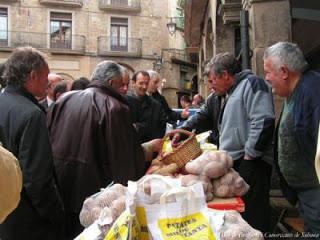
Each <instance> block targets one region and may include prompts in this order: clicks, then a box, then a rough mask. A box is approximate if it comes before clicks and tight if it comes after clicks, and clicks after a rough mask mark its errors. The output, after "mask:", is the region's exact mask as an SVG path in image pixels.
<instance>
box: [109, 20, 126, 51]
mask: <svg viewBox="0 0 320 240" xmlns="http://www.w3.org/2000/svg"><path fill="white" fill-rule="evenodd" d="M111 50H112V51H128V19H127V18H111Z"/></svg>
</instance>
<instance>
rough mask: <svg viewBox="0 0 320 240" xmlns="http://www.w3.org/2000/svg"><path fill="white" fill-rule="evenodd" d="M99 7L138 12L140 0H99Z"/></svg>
mask: <svg viewBox="0 0 320 240" xmlns="http://www.w3.org/2000/svg"><path fill="white" fill-rule="evenodd" d="M99 7H100V9H103V10H114V11H122V12H140V11H141V5H140V0H99Z"/></svg>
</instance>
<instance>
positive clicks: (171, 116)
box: [147, 70, 189, 123]
mask: <svg viewBox="0 0 320 240" xmlns="http://www.w3.org/2000/svg"><path fill="white" fill-rule="evenodd" d="M148 73H149V76H150V81H149V85H148V89H147V94H148V95H149V96H151V97H152V98H153V99H155V100H156V101H157V102H159V103H160V104H161V106H162V109H163V111H164V113H165V115H166V121H167V122H169V123H176V121H177V120H185V119H187V118H188V116H189V112H188V111H182V112H181V113H178V112H175V111H173V110H172V109H171V108H170V107H169V105H168V103H167V100H166V99H165V98H164V96H162V95H161V94H160V93H159V91H158V88H159V85H160V83H161V82H160V75H159V73H157V72H156V71H154V70H148Z"/></svg>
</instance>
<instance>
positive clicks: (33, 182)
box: [0, 42, 320, 240]
mask: <svg viewBox="0 0 320 240" xmlns="http://www.w3.org/2000/svg"><path fill="white" fill-rule="evenodd" d="M263 61H264V70H265V79H263V78H260V77H258V76H256V75H255V74H254V73H253V72H252V71H251V70H249V69H241V65H240V64H239V62H238V60H237V59H236V58H235V57H234V56H233V55H232V54H230V53H220V54H217V55H215V56H214V57H213V58H212V59H211V60H210V61H209V62H208V64H207V65H206V67H205V71H204V75H205V77H207V80H208V81H207V82H208V88H209V90H210V91H211V94H210V95H209V96H208V98H207V99H206V100H205V102H203V99H202V97H201V95H199V94H197V95H195V96H194V98H193V99H192V100H191V99H188V98H185V97H183V99H182V100H183V101H181V104H182V106H183V108H184V110H183V111H182V112H179V113H178V112H175V111H173V110H172V109H171V108H170V107H169V105H168V103H167V101H166V99H165V98H164V97H163V96H162V95H161V93H160V92H159V90H158V89H159V85H160V84H161V80H160V79H161V78H160V75H159V73H157V72H155V71H152V70H149V71H145V70H139V71H137V72H135V73H134V74H133V75H132V74H130V72H129V71H128V69H126V68H125V67H124V66H122V65H120V64H118V63H116V62H113V61H103V62H101V63H99V64H98V65H97V66H96V67H95V68H94V70H93V72H92V75H91V78H90V80H89V79H86V78H80V79H77V80H76V81H74V82H73V83H70V82H69V81H67V80H64V79H63V77H62V76H61V75H59V74H57V73H51V72H50V69H49V66H48V63H47V61H46V59H45V56H44V55H43V53H41V52H40V51H38V50H36V49H34V48H31V47H24V48H18V49H16V50H15V51H14V52H13V53H12V54H11V55H10V57H9V58H8V60H7V61H6V62H5V64H3V65H2V66H0V74H1V79H0V80H1V82H0V84H1V86H2V88H3V89H2V90H1V93H0V142H1V145H2V147H1V146H0V180H1V183H0V195H1V196H7V197H5V198H3V197H1V196H0V221H3V222H2V223H1V224H0V239H2V240H11V239H12V240H13V239H22V238H23V239H32V240H33V239H35V240H36V239H73V238H75V237H76V236H77V235H78V234H79V233H80V232H81V231H82V230H83V228H82V226H81V224H80V222H79V213H80V210H81V207H82V204H83V201H84V200H85V199H86V198H87V197H88V196H90V195H92V194H94V193H96V192H97V191H99V189H100V188H104V187H106V186H107V185H108V184H110V183H111V182H115V183H121V184H124V185H125V184H127V181H128V180H138V179H139V178H141V177H142V176H143V175H144V174H145V172H146V170H147V169H148V168H149V166H150V165H152V160H153V159H154V157H155V156H156V154H157V152H159V150H160V149H161V147H162V137H163V136H164V134H165V130H166V123H173V122H176V121H177V120H184V123H183V124H182V125H181V126H180V128H183V129H186V130H190V131H191V130H195V131H196V132H197V133H200V132H203V131H206V130H211V131H212V136H211V138H210V139H211V141H212V142H213V143H215V144H216V145H217V146H218V148H219V149H221V150H225V151H227V153H228V154H229V155H230V156H231V158H232V160H233V162H234V164H233V165H234V169H235V170H236V171H237V172H238V173H239V174H240V176H241V177H242V178H243V179H244V180H245V181H246V182H247V183H248V184H249V185H250V190H249V192H248V193H247V194H246V195H245V196H244V197H243V200H244V202H245V208H246V210H245V212H244V213H243V214H242V217H243V218H244V219H245V220H246V221H247V222H248V223H249V224H250V225H251V226H252V227H254V228H256V229H258V230H260V231H262V232H268V231H270V230H271V229H270V227H271V226H270V206H269V191H270V179H271V173H272V169H275V171H276V172H277V173H278V175H279V178H280V185H281V188H282V191H283V193H284V196H285V197H286V198H287V199H288V201H289V202H290V203H291V204H293V205H296V204H297V203H298V206H299V212H300V215H301V217H302V218H303V220H304V230H305V232H310V233H319V234H320V186H319V179H318V176H317V173H316V168H315V159H316V151H317V139H318V129H319V120H320V88H319V82H320V74H319V73H317V72H315V71H313V70H310V69H309V67H308V64H307V62H306V60H305V58H304V56H303V54H302V52H301V50H300V49H299V47H298V46H297V45H296V44H293V43H289V42H279V43H276V44H274V45H272V46H270V47H268V48H267V49H266V50H265V53H264V56H263ZM131 75H132V76H131ZM130 83H131V89H129V85H130ZM273 94H275V95H278V96H280V97H282V98H283V99H284V103H283V108H282V112H281V116H280V119H279V121H278V122H277V123H275V113H274V103H273ZM200 105H201V108H200V111H198V112H197V113H196V114H195V115H193V116H192V117H189V112H188V110H189V108H192V107H199V106H200ZM179 138H181V136H179V135H178V134H176V135H175V136H174V138H173V140H172V141H178V140H179ZM10 152H11V153H10ZM316 161H317V160H316ZM318 161H320V159H319V160H318ZM20 169H21V171H20Z"/></svg>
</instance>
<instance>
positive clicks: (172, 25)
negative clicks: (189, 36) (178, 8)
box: [167, 16, 184, 35]
mask: <svg viewBox="0 0 320 240" xmlns="http://www.w3.org/2000/svg"><path fill="white" fill-rule="evenodd" d="M179 18H184V17H183V16H180V17H170V22H168V23H167V28H168V30H169V33H170V34H171V35H173V34H175V32H176V30H177V23H176V21H175V20H174V19H179Z"/></svg>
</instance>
